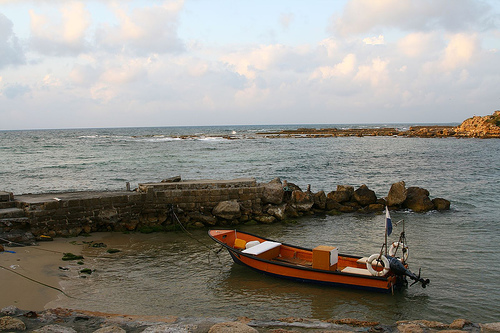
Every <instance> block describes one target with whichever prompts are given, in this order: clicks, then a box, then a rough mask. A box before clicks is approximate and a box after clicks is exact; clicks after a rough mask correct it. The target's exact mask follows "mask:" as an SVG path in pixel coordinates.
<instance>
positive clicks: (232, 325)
mask: <svg viewBox="0 0 500 333" xmlns="http://www.w3.org/2000/svg"><path fill="white" fill-rule="evenodd" d="M258 332H259V331H257V330H256V329H255V328H253V327H250V326H248V325H246V324H243V323H240V322H237V321H232V322H225V323H218V324H215V325H213V326H212V327H210V330H209V331H208V333H258Z"/></svg>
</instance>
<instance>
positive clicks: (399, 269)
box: [386, 256, 431, 288]
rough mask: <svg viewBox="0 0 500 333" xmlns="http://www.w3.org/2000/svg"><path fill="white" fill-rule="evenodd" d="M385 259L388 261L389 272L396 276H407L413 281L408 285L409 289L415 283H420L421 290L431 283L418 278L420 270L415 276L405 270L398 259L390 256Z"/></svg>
mask: <svg viewBox="0 0 500 333" xmlns="http://www.w3.org/2000/svg"><path fill="white" fill-rule="evenodd" d="M386 257H387V259H388V260H389V266H390V268H391V270H392V271H393V272H394V273H395V274H396V275H404V276H408V277H409V278H410V279H412V280H413V281H415V282H413V283H412V284H411V285H410V287H411V286H413V285H414V284H415V283H417V282H420V283H421V284H422V288H425V287H427V285H428V284H429V283H430V282H431V281H430V280H429V279H423V278H421V277H420V273H421V271H422V270H421V269H419V270H418V275H415V273H413V272H412V271H410V270H409V269H408V268H406V267H405V265H403V263H402V262H401V261H400V260H399V259H398V258H396V257H392V256H386Z"/></svg>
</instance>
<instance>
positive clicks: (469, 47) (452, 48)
mask: <svg viewBox="0 0 500 333" xmlns="http://www.w3.org/2000/svg"><path fill="white" fill-rule="evenodd" d="M478 48H479V43H478V41H477V36H476V35H475V34H473V35H467V34H455V35H453V36H451V37H450V42H449V43H448V46H447V47H446V50H445V55H444V60H443V67H444V68H445V69H447V70H453V69H456V68H458V67H461V66H465V65H467V64H468V63H469V62H470V61H471V60H472V58H473V56H474V54H475V53H476V51H477V50H478Z"/></svg>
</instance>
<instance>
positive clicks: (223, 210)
mask: <svg viewBox="0 0 500 333" xmlns="http://www.w3.org/2000/svg"><path fill="white" fill-rule="evenodd" d="M212 214H214V215H215V216H217V217H220V218H223V219H225V220H234V219H238V218H239V217H240V216H241V209H240V204H239V203H238V202H237V201H236V200H230V201H221V202H219V203H218V204H217V206H215V208H214V209H213V211H212Z"/></svg>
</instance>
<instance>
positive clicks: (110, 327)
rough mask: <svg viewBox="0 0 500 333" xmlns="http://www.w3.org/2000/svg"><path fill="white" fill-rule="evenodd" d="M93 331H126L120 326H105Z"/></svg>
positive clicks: (96, 332)
mask: <svg viewBox="0 0 500 333" xmlns="http://www.w3.org/2000/svg"><path fill="white" fill-rule="evenodd" d="M94 333H127V331H125V330H124V329H123V328H121V327H120V326H106V327H103V328H100V329H98V330H96V331H94Z"/></svg>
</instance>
